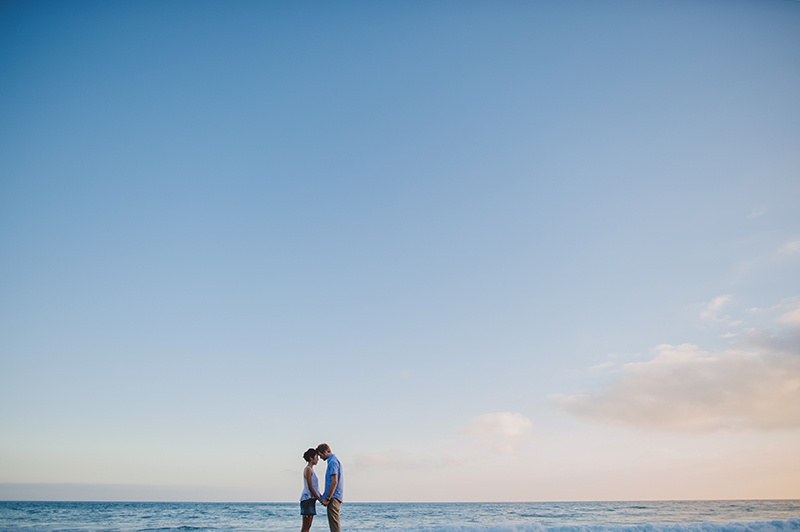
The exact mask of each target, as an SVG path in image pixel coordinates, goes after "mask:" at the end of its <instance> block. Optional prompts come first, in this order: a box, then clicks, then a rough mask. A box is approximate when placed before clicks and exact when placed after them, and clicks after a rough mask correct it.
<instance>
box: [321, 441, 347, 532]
mask: <svg viewBox="0 0 800 532" xmlns="http://www.w3.org/2000/svg"><path fill="white" fill-rule="evenodd" d="M317 454H318V455H319V457H320V458H322V459H323V460H325V461H326V462H328V467H327V468H326V470H325V491H324V492H323V494H322V501H321V502H322V504H323V506H325V507H327V508H328V527H330V529H331V532H341V530H342V529H341V527H340V526H339V509H340V508H341V507H342V493H344V488H343V484H344V483H343V482H342V480H343V479H342V464H341V463H340V462H339V459H338V458H336V455H335V454H333V453H332V452H331V448H330V447H329V446H328V444H327V443H320V444H319V445H318V446H317Z"/></svg>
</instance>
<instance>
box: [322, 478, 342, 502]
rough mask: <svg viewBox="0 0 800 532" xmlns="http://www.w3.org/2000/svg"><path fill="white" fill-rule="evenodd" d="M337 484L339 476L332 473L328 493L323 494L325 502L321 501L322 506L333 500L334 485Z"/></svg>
mask: <svg viewBox="0 0 800 532" xmlns="http://www.w3.org/2000/svg"><path fill="white" fill-rule="evenodd" d="M338 483H339V475H337V474H336V473H334V474H333V475H331V487H330V489H328V491H326V492H325V495H326V497H325V500H324V501H322V504H324V505H327V504H328V503H329V502H330V500H331V499H333V493H334V492H335V491H336V484H338Z"/></svg>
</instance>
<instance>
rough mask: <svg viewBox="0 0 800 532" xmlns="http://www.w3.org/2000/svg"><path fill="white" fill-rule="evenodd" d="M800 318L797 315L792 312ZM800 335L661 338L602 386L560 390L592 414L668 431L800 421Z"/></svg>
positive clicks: (570, 405)
mask: <svg viewBox="0 0 800 532" xmlns="http://www.w3.org/2000/svg"><path fill="white" fill-rule="evenodd" d="M792 319H794V318H792ZM798 339H800V335H789V336H788V337H786V336H773V335H769V334H767V333H765V332H764V331H755V332H753V333H751V334H750V336H749V338H748V339H747V340H746V342H745V345H747V346H749V347H750V348H751V349H755V350H729V351H724V352H719V353H708V352H706V351H703V350H701V349H700V348H699V347H698V346H696V345H692V344H682V345H678V346H673V345H666V344H665V345H660V346H658V347H656V348H655V357H654V358H653V359H652V360H650V361H648V362H638V363H632V364H625V365H623V366H622V368H621V374H620V376H619V377H618V378H617V379H615V380H614V381H612V382H611V383H610V385H609V386H608V387H607V388H605V389H604V390H602V391H601V392H600V393H597V394H576V395H570V396H561V397H558V398H557V399H556V400H557V402H558V404H559V405H560V407H561V408H562V409H564V410H566V411H567V412H569V413H571V414H573V415H575V416H577V417H579V418H581V419H585V420H587V421H592V422H597V423H602V424H610V425H620V426H632V427H639V428H645V429H656V430H670V431H709V430H715V429H734V430H751V429H759V430H774V429H797V428H800V356H798V355H800V353H797V352H796V351H797V349H798V344H797V340H798Z"/></svg>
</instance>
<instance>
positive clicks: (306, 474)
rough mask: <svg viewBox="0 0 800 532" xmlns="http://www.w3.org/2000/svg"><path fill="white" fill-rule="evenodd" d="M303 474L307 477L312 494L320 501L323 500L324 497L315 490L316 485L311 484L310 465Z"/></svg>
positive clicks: (307, 483) (307, 484)
mask: <svg viewBox="0 0 800 532" xmlns="http://www.w3.org/2000/svg"><path fill="white" fill-rule="evenodd" d="M303 476H304V477H306V486H308V491H310V492H311V495H313V496H314V498H315V499H317V500H318V501H321V500H322V498H321V497H320V496H319V493H317V492H316V491H315V490H314V486H312V485H311V468H310V467H307V468H306V470H305V471H303Z"/></svg>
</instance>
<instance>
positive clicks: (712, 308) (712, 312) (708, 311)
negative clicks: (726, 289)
mask: <svg viewBox="0 0 800 532" xmlns="http://www.w3.org/2000/svg"><path fill="white" fill-rule="evenodd" d="M732 300H733V296H732V295H730V294H725V295H722V296H717V297H715V298H714V299H712V300H711V302H710V303H709V304H708V305H706V308H705V310H703V312H702V313H701V314H700V318H701V319H704V320H711V321H723V320H725V319H728V318H729V317H730V316H723V317H722V318H720V317H719V316H718V315H719V312H720V311H721V310H722V309H723V307H725V306H726V305H727V304H728V303H730V302H731V301H732Z"/></svg>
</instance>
